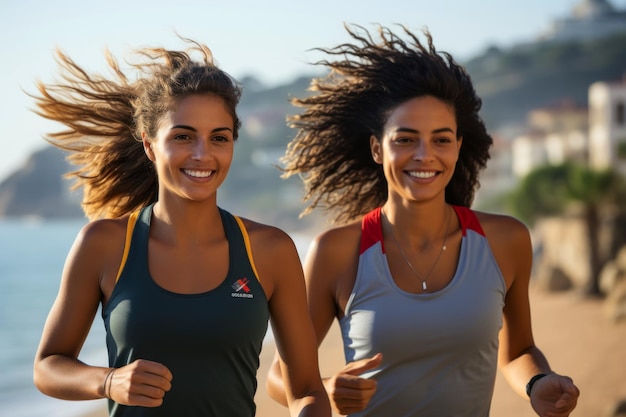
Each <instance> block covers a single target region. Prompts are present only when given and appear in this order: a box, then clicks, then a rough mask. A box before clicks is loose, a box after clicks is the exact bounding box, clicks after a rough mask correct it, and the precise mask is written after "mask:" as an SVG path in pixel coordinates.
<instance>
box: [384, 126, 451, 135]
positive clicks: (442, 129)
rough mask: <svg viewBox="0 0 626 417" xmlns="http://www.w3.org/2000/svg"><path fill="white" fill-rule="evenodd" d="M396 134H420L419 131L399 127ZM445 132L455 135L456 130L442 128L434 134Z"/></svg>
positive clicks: (434, 131)
mask: <svg viewBox="0 0 626 417" xmlns="http://www.w3.org/2000/svg"><path fill="white" fill-rule="evenodd" d="M395 131H396V132H406V133H416V134H417V133H420V131H419V130H416V129H411V128H409V127H399V128H397V129H396V130H395ZM444 132H450V133H454V130H452V129H451V128H449V127H442V128H439V129H435V130H433V131H432V133H444Z"/></svg>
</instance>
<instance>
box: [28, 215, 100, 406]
mask: <svg viewBox="0 0 626 417" xmlns="http://www.w3.org/2000/svg"><path fill="white" fill-rule="evenodd" d="M103 226H105V225H104V224H102V223H98V224H95V223H91V224H89V225H87V226H85V227H84V228H83V230H81V232H80V233H79V235H78V236H77V238H76V240H75V242H74V244H73V246H72V249H71V250H70V252H69V254H68V257H67V259H66V262H65V266H64V269H63V275H62V278H61V284H60V287H59V292H58V294H57V297H56V300H55V301H54V304H53V306H52V309H51V310H50V313H49V314H48V318H47V320H46V324H45V326H44V329H43V333H42V336H41V342H40V345H39V349H38V351H37V354H36V357H35V365H34V382H35V385H36V386H37V388H38V389H39V390H40V391H41V392H43V393H44V394H47V395H50V396H52V397H56V398H61V399H66V400H87V399H95V398H102V397H104V395H105V393H104V390H103V383H104V379H105V377H106V375H107V373H108V371H109V369H108V368H104V367H92V366H88V365H86V364H84V363H83V362H81V361H79V360H78V354H79V352H80V350H81V348H82V345H83V343H84V341H85V338H86V337H87V334H88V333H89V330H90V328H91V325H92V322H93V319H94V316H95V314H96V311H97V309H98V305H99V303H100V300H101V291H100V276H101V274H102V264H101V260H102V259H103V258H102V256H100V255H102V250H103V249H104V247H103V246H102V243H101V242H100V238H99V236H100V235H101V232H103V231H104V229H111V228H110V227H107V226H105V227H103Z"/></svg>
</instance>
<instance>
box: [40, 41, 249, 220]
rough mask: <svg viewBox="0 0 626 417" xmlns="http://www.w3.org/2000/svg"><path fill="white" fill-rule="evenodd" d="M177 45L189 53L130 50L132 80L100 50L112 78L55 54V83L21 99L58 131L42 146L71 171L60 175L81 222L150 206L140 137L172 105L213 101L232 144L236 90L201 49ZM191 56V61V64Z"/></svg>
mask: <svg viewBox="0 0 626 417" xmlns="http://www.w3.org/2000/svg"><path fill="white" fill-rule="evenodd" d="M181 39H182V40H183V41H185V42H187V43H190V44H191V47H190V48H189V49H187V50H185V51H170V50H166V49H163V48H141V49H137V50H135V51H134V52H135V54H136V56H137V57H138V58H139V60H138V61H137V62H136V63H129V65H130V68H131V69H132V70H135V72H136V74H135V75H136V77H134V78H133V79H129V77H127V75H126V74H125V73H124V72H123V71H122V70H121V68H120V66H119V64H118V62H117V60H116V59H115V58H114V57H113V56H112V55H111V54H110V53H109V52H108V51H107V53H106V58H107V63H108V66H109V68H110V69H111V70H112V72H113V74H114V75H115V78H114V79H108V78H106V77H104V76H102V75H97V74H90V73H88V72H87V71H85V70H84V69H83V68H82V67H80V66H79V65H78V64H76V63H75V62H74V61H73V60H72V59H71V58H70V57H69V56H67V55H66V54H64V53H63V52H61V51H57V62H58V64H59V66H60V69H61V71H60V75H61V81H60V82H57V83H53V84H44V83H43V82H41V81H38V82H37V89H38V91H39V95H35V94H29V95H30V96H31V97H33V98H34V99H35V104H36V109H35V110H34V112H35V113H36V114H38V115H40V116H42V117H44V118H46V119H50V120H54V121H58V122H60V123H62V124H64V125H65V126H66V130H63V131H60V132H55V133H51V134H49V135H47V136H46V140H47V141H48V142H50V143H51V144H53V145H55V146H57V147H59V148H61V149H64V150H66V151H69V152H70V154H69V156H68V160H69V161H70V162H71V163H72V164H74V165H76V166H77V169H76V170H75V171H72V172H70V173H68V174H67V175H66V176H67V177H69V178H75V179H76V182H75V184H74V186H73V187H74V188H78V187H81V186H82V187H84V190H83V200H82V207H83V211H84V212H85V214H86V216H87V217H89V218H97V217H120V216H123V215H124V214H127V213H130V212H132V211H134V210H136V209H138V208H141V207H143V206H145V205H147V204H149V203H152V202H154V201H156V200H157V198H158V178H157V175H156V172H155V170H154V168H153V167H152V164H151V162H150V160H149V159H148V157H147V156H146V154H145V152H144V149H143V145H142V143H141V132H142V131H145V132H146V133H147V134H148V136H149V137H152V138H153V137H155V136H156V132H157V128H158V122H159V120H160V119H161V118H162V117H163V115H164V114H165V113H166V112H168V111H170V110H172V109H174V108H175V106H176V103H177V101H178V100H179V99H181V98H184V97H186V96H190V95H195V94H208V95H214V96H217V97H220V98H221V99H222V100H223V101H224V103H225V105H226V108H227V109H228V111H229V112H230V114H231V116H232V117H233V121H234V138H235V139H237V137H238V133H239V128H240V127H241V121H240V119H239V117H238V116H237V112H236V108H237V105H238V104H239V100H240V98H241V87H240V85H239V84H238V83H237V82H236V81H235V80H234V79H233V78H232V77H231V76H230V75H228V74H227V73H226V72H224V71H222V70H221V69H219V68H218V67H217V66H216V65H215V64H214V62H213V55H212V54H211V51H210V49H209V48H208V47H207V46H205V45H203V44H201V43H198V42H196V41H193V40H191V39H185V38H181ZM194 52H196V53H199V55H200V58H201V59H200V60H199V61H194V60H193V59H192V56H191V55H192V54H193V53H194Z"/></svg>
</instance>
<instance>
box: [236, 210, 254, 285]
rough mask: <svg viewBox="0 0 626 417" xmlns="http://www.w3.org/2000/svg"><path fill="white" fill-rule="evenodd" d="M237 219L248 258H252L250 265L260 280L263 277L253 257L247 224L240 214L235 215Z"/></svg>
mask: <svg viewBox="0 0 626 417" xmlns="http://www.w3.org/2000/svg"><path fill="white" fill-rule="evenodd" d="M233 217H234V218H235V220H237V224H238V225H239V229H241V234H242V235H243V241H244V243H245V245H246V253H247V254H248V259H249V260H250V266H251V267H252V270H253V271H254V275H256V279H257V280H258V281H259V282H260V281H261V277H260V276H259V272H258V271H257V269H256V265H255V264H254V258H253V257H252V249H251V248H250V237H249V236H248V230H247V229H246V226H244V224H243V221H242V220H241V219H240V218H239V216H235V215H233Z"/></svg>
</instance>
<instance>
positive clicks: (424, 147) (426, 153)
mask: <svg viewBox="0 0 626 417" xmlns="http://www.w3.org/2000/svg"><path fill="white" fill-rule="evenodd" d="M431 156H432V149H431V148H430V145H429V143H428V142H427V141H425V140H420V141H417V142H416V144H415V147H414V150H413V160H414V161H424V160H427V159H429V158H430V157H431Z"/></svg>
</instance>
